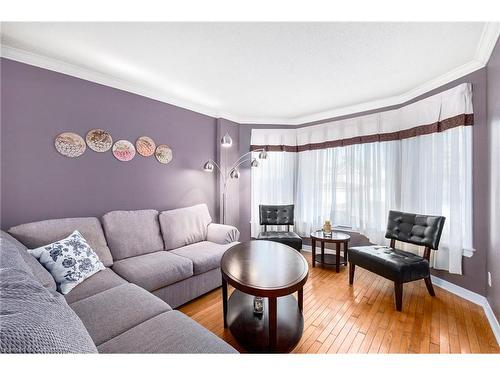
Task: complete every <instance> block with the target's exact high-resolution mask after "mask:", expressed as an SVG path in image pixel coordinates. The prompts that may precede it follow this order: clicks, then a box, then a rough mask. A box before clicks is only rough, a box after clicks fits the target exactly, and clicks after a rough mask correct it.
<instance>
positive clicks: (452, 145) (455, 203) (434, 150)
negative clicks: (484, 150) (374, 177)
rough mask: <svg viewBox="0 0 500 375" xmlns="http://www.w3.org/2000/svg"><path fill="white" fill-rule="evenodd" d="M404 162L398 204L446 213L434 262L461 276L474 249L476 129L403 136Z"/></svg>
mask: <svg viewBox="0 0 500 375" xmlns="http://www.w3.org/2000/svg"><path fill="white" fill-rule="evenodd" d="M401 165H402V167H401V193H400V194H401V205H400V207H399V208H400V209H401V210H402V211H407V212H416V213H424V214H429V215H442V216H445V217H446V222H445V226H444V229H443V234H442V236H441V242H440V245H439V250H438V251H433V252H432V253H433V257H432V258H431V263H432V265H433V267H434V268H438V269H445V270H449V271H450V272H451V273H459V274H461V273H462V254H463V253H464V251H466V252H467V251H472V127H470V126H467V127H463V126H461V127H457V128H454V129H449V130H447V131H444V132H441V133H433V134H428V135H424V136H420V137H415V138H409V139H405V140H402V141H401Z"/></svg>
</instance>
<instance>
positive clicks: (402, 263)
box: [348, 211, 445, 311]
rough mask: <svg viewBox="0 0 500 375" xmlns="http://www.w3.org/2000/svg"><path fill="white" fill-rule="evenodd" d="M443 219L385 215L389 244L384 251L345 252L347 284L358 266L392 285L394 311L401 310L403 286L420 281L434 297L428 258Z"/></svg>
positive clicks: (355, 249)
mask: <svg viewBox="0 0 500 375" xmlns="http://www.w3.org/2000/svg"><path fill="white" fill-rule="evenodd" d="M444 221H445V218H444V217H443V216H428V215H417V214H409V213H405V212H399V211H389V219H388V223H387V231H386V233H385V237H386V238H389V239H390V240H391V245H390V248H388V247H383V246H380V247H359V248H351V249H349V250H348V255H349V284H351V285H352V283H353V281H354V270H355V266H360V267H362V268H365V269H367V270H368V271H371V272H374V273H376V274H378V275H380V276H383V277H385V278H386V279H389V280H392V281H394V292H395V298H396V310H398V311H401V309H402V307H403V284H404V283H407V282H410V281H415V280H420V279H424V281H425V285H426V286H427V290H428V291H429V294H430V295H431V296H434V295H435V294H434V288H433V287H432V282H431V274H430V269H429V257H430V255H431V249H432V250H437V248H438V246H439V240H440V239H441V233H442V232H443V226H444ZM396 241H401V242H406V243H411V244H415V245H419V246H424V247H425V250H424V256H423V257H421V256H418V255H415V254H413V253H409V252H407V251H403V250H398V249H396V248H395V244H396Z"/></svg>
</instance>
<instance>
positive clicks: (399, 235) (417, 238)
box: [385, 211, 445, 249]
mask: <svg viewBox="0 0 500 375" xmlns="http://www.w3.org/2000/svg"><path fill="white" fill-rule="evenodd" d="M444 220H445V218H444V217H443V216H429V215H418V214H410V213H405V212H399V211H389V219H388V220H387V231H386V233H385V237H386V238H390V239H394V240H397V241H402V242H408V243H412V244H415V245H419V246H427V247H430V248H431V249H437V248H438V245H439V240H440V238H441V233H442V232H443V226H444Z"/></svg>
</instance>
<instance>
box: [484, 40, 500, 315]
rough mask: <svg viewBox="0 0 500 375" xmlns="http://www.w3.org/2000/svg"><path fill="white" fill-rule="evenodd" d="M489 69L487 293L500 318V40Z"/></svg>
mask: <svg viewBox="0 0 500 375" xmlns="http://www.w3.org/2000/svg"><path fill="white" fill-rule="evenodd" d="M486 69H487V73H486V74H487V78H488V90H487V91H488V106H487V110H488V126H489V135H490V160H489V166H490V171H491V176H490V200H491V201H490V205H489V209H490V211H489V213H490V215H489V217H490V219H489V224H490V231H489V243H488V252H487V253H488V254H487V263H486V267H487V270H488V271H490V272H491V276H492V285H491V287H486V290H487V293H486V296H487V298H488V301H489V303H490V306H491V308H492V309H493V311H494V312H495V315H496V317H497V319H498V320H500V233H499V228H500V41H497V45H496V47H495V49H494V50H493V53H492V55H491V58H490V61H489V63H488V66H487V68H486Z"/></svg>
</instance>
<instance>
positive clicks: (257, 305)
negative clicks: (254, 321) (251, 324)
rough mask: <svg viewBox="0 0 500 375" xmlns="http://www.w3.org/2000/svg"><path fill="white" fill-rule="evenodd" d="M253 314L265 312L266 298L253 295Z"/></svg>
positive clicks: (259, 314) (260, 314)
mask: <svg viewBox="0 0 500 375" xmlns="http://www.w3.org/2000/svg"><path fill="white" fill-rule="evenodd" d="M253 314H254V315H257V316H262V314H264V298H262V297H253Z"/></svg>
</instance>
